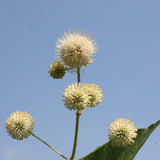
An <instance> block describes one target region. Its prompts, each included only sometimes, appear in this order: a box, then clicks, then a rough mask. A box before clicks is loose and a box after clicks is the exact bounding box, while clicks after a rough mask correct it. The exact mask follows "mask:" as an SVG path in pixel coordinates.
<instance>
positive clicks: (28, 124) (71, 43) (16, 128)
mask: <svg viewBox="0 0 160 160" xmlns="http://www.w3.org/2000/svg"><path fill="white" fill-rule="evenodd" d="M97 50H98V47H97V45H96V42H95V39H93V38H92V37H91V36H90V35H89V34H88V33H86V32H82V31H73V32H72V33H71V32H68V33H64V35H63V36H62V37H61V38H59V39H58V40H57V43H56V53H57V56H58V57H59V58H60V60H56V61H55V62H54V63H53V64H51V65H50V66H49V67H50V69H49V71H48V73H50V76H51V77H53V78H54V79H62V78H63V76H64V75H65V73H66V70H69V69H80V68H81V67H82V66H87V65H88V64H90V63H93V59H92V57H93V54H94V53H95V52H96V51H97ZM67 67H69V68H67ZM63 97H64V99H63V101H64V102H65V103H64V104H65V106H66V107H67V108H68V109H69V110H77V111H80V112H81V111H83V110H84V109H86V108H88V107H95V106H96V105H98V104H99V103H101V102H102V100H103V94H102V90H101V89H100V88H99V86H98V85H96V84H93V83H91V84H81V83H75V84H71V85H69V86H68V88H66V89H65V90H64V93H63ZM5 125H6V129H7V132H8V133H9V135H10V136H11V137H12V138H14V139H17V140H22V139H24V138H28V136H29V135H30V134H31V133H32V131H33V128H34V121H33V119H32V117H31V115H30V114H28V113H27V112H19V111H17V112H15V113H12V114H11V116H10V117H9V118H8V119H7V121H6V123H5ZM108 135H109V139H110V141H111V142H112V143H113V144H115V145H116V146H118V147H126V146H128V145H131V144H133V143H134V138H136V136H137V128H136V127H135V125H134V123H131V122H130V120H127V119H123V118H120V119H117V120H115V121H114V122H113V123H111V125H110V127H109V131H108Z"/></svg>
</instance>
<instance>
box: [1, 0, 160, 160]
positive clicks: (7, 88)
mask: <svg viewBox="0 0 160 160" xmlns="http://www.w3.org/2000/svg"><path fill="white" fill-rule="evenodd" d="M159 6H160V1H159V0H152V1H150V0H134V1H131V0H121V1H119V0H112V1H111V0H81V1H77V0H67V1H66V0H45V1H44V0H27V1H25V0H14V1H12V0H2V1H0V19H1V25H0V46H1V47H0V73H1V79H0V82H1V83H0V97H1V98H0V99H1V100H0V106H1V112H0V139H1V140H0V141H1V143H0V159H1V160H28V159H30V160H32V159H34V160H37V159H38V160H44V159H46V160H50V159H56V160H60V159H62V158H61V157H59V156H58V155H57V154H56V153H54V152H53V151H52V150H50V149H49V148H47V147H46V146H45V145H44V144H41V142H39V141H38V140H36V139H35V138H34V137H29V138H28V139H25V140H23V141H17V140H14V139H12V138H11V137H9V136H8V134H7V133H6V130H5V125H4V123H5V121H6V119H7V118H8V117H9V116H10V114H11V113H13V112H15V111H27V112H28V113H30V114H31V115H32V117H33V119H34V121H35V129H34V133H35V134H36V135H38V136H39V137H41V138H42V139H44V140H46V141H47V142H48V143H49V144H51V145H52V146H53V147H55V148H56V149H57V150H59V151H60V152H62V153H63V154H64V155H65V156H67V157H70V155H71V151H72V145H73V137H74V127H75V113H74V112H71V111H69V110H67V109H66V108H65V107H64V103H63V101H62V94H63V91H64V89H65V88H66V87H67V86H68V85H70V84H71V83H75V82H76V81H77V80H76V75H75V74H69V73H68V74H67V75H66V76H65V78H64V79H63V80H54V79H52V78H51V77H49V74H48V70H49V65H50V64H51V63H53V61H54V60H55V54H54V45H55V42H56V40H57V38H58V37H60V36H61V35H62V33H63V32H67V31H68V30H69V29H71V30H72V29H74V28H75V29H79V30H83V31H87V32H89V33H90V34H92V35H93V36H94V37H95V38H96V41H97V43H98V46H99V52H98V53H96V56H95V57H94V63H93V64H91V65H89V66H88V67H86V68H84V72H83V73H82V75H81V81H82V83H91V82H92V83H95V84H98V85H99V86H100V88H102V90H103V94H104V100H103V103H101V104H100V105H98V106H97V107H96V108H95V109H88V110H86V111H85V112H84V113H83V115H82V116H81V119H80V128H79V138H78V148H77V154H76V158H77V159H78V158H81V157H83V156H85V155H86V154H88V153H90V152H91V151H93V150H94V149H95V148H97V147H98V146H100V145H101V144H103V143H105V142H107V141H108V134H107V132H108V127H109V125H110V123H111V122H113V121H114V120H115V119H116V118H126V119H130V120H131V121H132V122H134V123H135V124H136V126H137V127H138V128H145V127H148V126H149V125H150V124H151V123H154V122H156V121H157V120H159V119H160V47H159V43H160V20H159V15H160V10H159ZM159 150H160V127H159V128H157V129H156V130H155V132H154V133H153V134H152V135H151V137H150V138H149V140H148V141H147V142H146V144H145V145H144V147H143V148H142V149H141V150H140V151H139V152H138V154H137V156H136V157H135V160H142V159H145V160H150V159H154V160H159V157H160V152H159Z"/></svg>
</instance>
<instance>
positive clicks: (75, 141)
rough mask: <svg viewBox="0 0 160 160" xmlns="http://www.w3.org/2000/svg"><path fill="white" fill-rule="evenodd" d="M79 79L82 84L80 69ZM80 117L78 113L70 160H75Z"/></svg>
mask: <svg viewBox="0 0 160 160" xmlns="http://www.w3.org/2000/svg"><path fill="white" fill-rule="evenodd" d="M77 78H78V83H80V81H81V80H80V68H78V69H77ZM80 115H81V113H79V112H78V111H77V113H76V128H75V136H74V145H73V151H72V156H71V158H70V160H75V155H76V149H77V139H78V128H79V119H80Z"/></svg>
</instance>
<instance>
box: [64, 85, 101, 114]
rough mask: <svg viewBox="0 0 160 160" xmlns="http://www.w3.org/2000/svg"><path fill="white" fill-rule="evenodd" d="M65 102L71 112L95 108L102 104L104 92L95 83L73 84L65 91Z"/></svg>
mask: <svg viewBox="0 0 160 160" xmlns="http://www.w3.org/2000/svg"><path fill="white" fill-rule="evenodd" d="M63 97H64V99H63V101H64V102H65V106H67V108H68V109H70V110H78V111H81V110H83V109H85V108H88V107H95V106H96V105H98V104H99V103H101V102H102V99H103V94H102V90H101V89H100V88H99V87H98V85H95V84H93V83H91V84H81V83H75V84H71V85H69V86H68V88H66V89H65V90H64V93H63Z"/></svg>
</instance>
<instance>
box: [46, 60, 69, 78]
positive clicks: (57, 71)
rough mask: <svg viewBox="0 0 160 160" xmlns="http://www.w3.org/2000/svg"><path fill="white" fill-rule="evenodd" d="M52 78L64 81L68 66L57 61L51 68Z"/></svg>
mask: <svg viewBox="0 0 160 160" xmlns="http://www.w3.org/2000/svg"><path fill="white" fill-rule="evenodd" d="M49 68H50V69H49V71H48V73H50V76H51V77H53V78H54V79H62V78H63V77H64V75H65V74H66V66H65V65H64V64H63V63H61V62H60V61H59V60H56V61H55V62H54V63H53V64H51V65H50V66H49Z"/></svg>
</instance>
